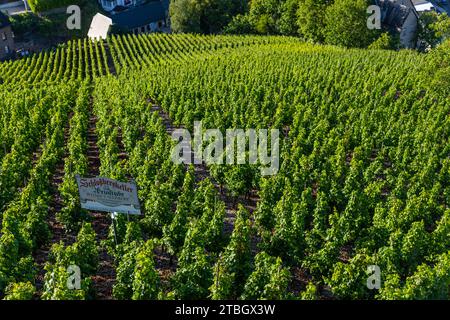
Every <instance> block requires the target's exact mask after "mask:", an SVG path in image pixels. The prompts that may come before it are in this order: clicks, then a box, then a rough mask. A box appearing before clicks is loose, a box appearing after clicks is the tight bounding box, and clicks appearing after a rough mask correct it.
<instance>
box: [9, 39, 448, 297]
mask: <svg viewBox="0 0 450 320" xmlns="http://www.w3.org/2000/svg"><path fill="white" fill-rule="evenodd" d="M430 57H431V55H422V54H418V53H415V52H410V51H401V52H393V51H377V50H349V49H340V48H337V47H331V46H318V45H312V44H307V43H302V42H300V41H299V40H298V39H295V38H289V37H262V36H201V35H189V34H186V35H164V34H155V35H138V36H136V35H122V36H112V37H110V38H109V39H108V40H106V41H101V42H99V41H94V42H92V41H89V40H77V41H72V42H69V43H67V44H65V45H62V46H61V47H59V48H58V49H57V50H54V51H48V52H44V53H41V54H38V55H34V56H32V57H29V58H26V59H23V60H17V61H11V62H5V63H2V64H0V141H1V144H0V162H1V169H0V221H1V231H0V235H1V236H0V298H3V299H7V300H15V299H42V300H55V299H56V300H65V299H126V300H128V299H133V300H149V299H168V300H171V299H380V300H384V299H449V298H450V141H449V139H450V116H449V115H450V97H449V96H448V95H446V94H443V93H442V91H440V90H438V89H437V88H435V87H433V86H430V82H431V78H432V77H433V74H432V73H431V72H430V68H431V66H432V63H433V61H432V59H431V58H430ZM200 120H201V121H202V123H203V129H205V130H206V129H208V128H217V129H219V130H221V131H222V132H225V130H226V129H228V128H242V129H250V128H257V129H260V128H263V129H264V128H274V129H279V130H280V132H281V133H282V134H281V141H280V168H279V172H278V173H277V174H276V175H273V176H262V175H261V173H260V170H259V167H258V166H257V165H250V164H239V165H218V164H216V165H207V164H205V163H204V164H202V165H184V164H176V163H174V162H173V161H172V158H171V152H172V149H173V147H174V145H175V144H176V141H174V140H173V139H172V138H171V134H172V132H173V131H174V130H175V129H177V128H187V129H189V130H192V129H193V125H194V121H200ZM76 175H80V176H83V177H96V176H102V177H109V178H112V179H117V180H121V181H130V180H134V181H135V182H136V184H137V186H138V189H139V200H140V202H141V206H142V210H143V214H142V216H139V217H136V216H127V215H119V216H118V217H117V219H116V224H117V228H116V229H117V230H116V238H117V239H116V240H117V242H118V244H117V245H116V243H115V238H114V232H113V225H112V222H111V221H112V220H111V217H110V216H109V215H108V214H106V213H98V212H88V211H85V210H83V209H81V208H80V202H79V196H78V189H77V184H76V180H75V176H76ZM73 265H76V266H78V267H79V268H80V270H81V278H82V283H81V288H80V289H76V290H73V289H70V288H68V286H67V279H68V278H69V276H70V273H69V269H68V268H69V267H70V266H73ZM369 266H377V267H379V269H380V271H381V287H380V288H379V289H378V290H372V289H371V288H369V287H368V285H367V279H368V274H367V269H368V267H369Z"/></svg>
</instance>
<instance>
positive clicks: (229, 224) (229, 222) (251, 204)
mask: <svg viewBox="0 0 450 320" xmlns="http://www.w3.org/2000/svg"><path fill="white" fill-rule="evenodd" d="M148 102H149V103H150V104H151V110H152V111H153V112H157V113H158V114H159V116H160V117H161V119H162V120H163V124H164V126H165V127H166V131H167V134H168V135H172V133H173V132H174V131H175V130H176V129H180V128H183V127H175V126H174V125H173V124H172V121H171V120H170V117H169V115H168V114H167V112H165V111H164V110H163V109H162V108H161V106H160V105H159V104H158V103H156V102H155V101H153V100H151V99H149V100H148ZM191 159H193V155H191ZM194 170H195V172H194V174H195V180H196V182H197V183H198V182H200V181H202V180H204V179H206V178H208V179H209V180H210V181H211V182H212V183H213V184H214V186H215V187H216V189H217V191H218V193H219V197H220V200H222V201H223V202H224V203H225V208H226V212H227V217H226V219H225V226H224V228H225V232H226V233H227V234H231V232H232V231H233V228H234V220H235V218H236V209H237V205H238V204H239V203H240V204H242V205H243V206H244V207H245V208H246V209H247V210H249V212H250V213H253V211H255V209H256V205H257V203H258V201H259V197H258V194H257V191H256V190H252V191H251V192H250V195H249V196H248V197H247V198H246V197H243V196H240V197H238V198H234V197H232V196H231V195H230V192H229V191H228V190H227V189H226V187H224V186H220V185H219V184H218V183H217V181H215V179H214V178H213V177H212V176H211V175H210V173H209V170H208V168H207V167H206V165H205V164H204V163H203V164H201V165H195V167H194ZM255 240H256V239H255ZM255 250H256V243H255Z"/></svg>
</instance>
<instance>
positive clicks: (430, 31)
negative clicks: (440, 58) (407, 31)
mask: <svg viewBox="0 0 450 320" xmlns="http://www.w3.org/2000/svg"><path fill="white" fill-rule="evenodd" d="M449 37H450V17H449V16H447V15H446V14H438V13H436V12H434V11H430V12H424V13H423V14H421V16H420V20H419V31H418V38H419V40H420V41H421V46H420V48H419V49H421V50H427V49H428V48H434V47H436V46H437V45H438V44H439V43H441V42H442V41H445V40H446V39H448V38H449Z"/></svg>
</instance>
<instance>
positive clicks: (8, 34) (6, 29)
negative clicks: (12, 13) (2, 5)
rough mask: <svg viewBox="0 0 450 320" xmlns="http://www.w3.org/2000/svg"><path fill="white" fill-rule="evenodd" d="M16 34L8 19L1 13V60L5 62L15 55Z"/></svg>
mask: <svg viewBox="0 0 450 320" xmlns="http://www.w3.org/2000/svg"><path fill="white" fill-rule="evenodd" d="M14 50H15V48H14V33H13V31H12V29H11V23H10V22H9V19H8V17H7V16H6V15H5V14H3V13H2V12H0V60H4V59H6V58H8V57H9V56H11V55H12V54H13V53H14Z"/></svg>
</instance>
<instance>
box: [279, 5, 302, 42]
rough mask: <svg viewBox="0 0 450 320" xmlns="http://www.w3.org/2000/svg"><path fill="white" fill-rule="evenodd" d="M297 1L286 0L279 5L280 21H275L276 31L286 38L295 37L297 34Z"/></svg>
mask: <svg viewBox="0 0 450 320" xmlns="http://www.w3.org/2000/svg"><path fill="white" fill-rule="evenodd" d="M298 6H299V1H298V0H286V1H285V2H283V3H282V4H281V8H280V13H281V16H280V19H279V20H278V21H277V30H278V31H279V32H280V33H281V34H282V35H286V36H295V35H297V34H298V27H297V11H298Z"/></svg>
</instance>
